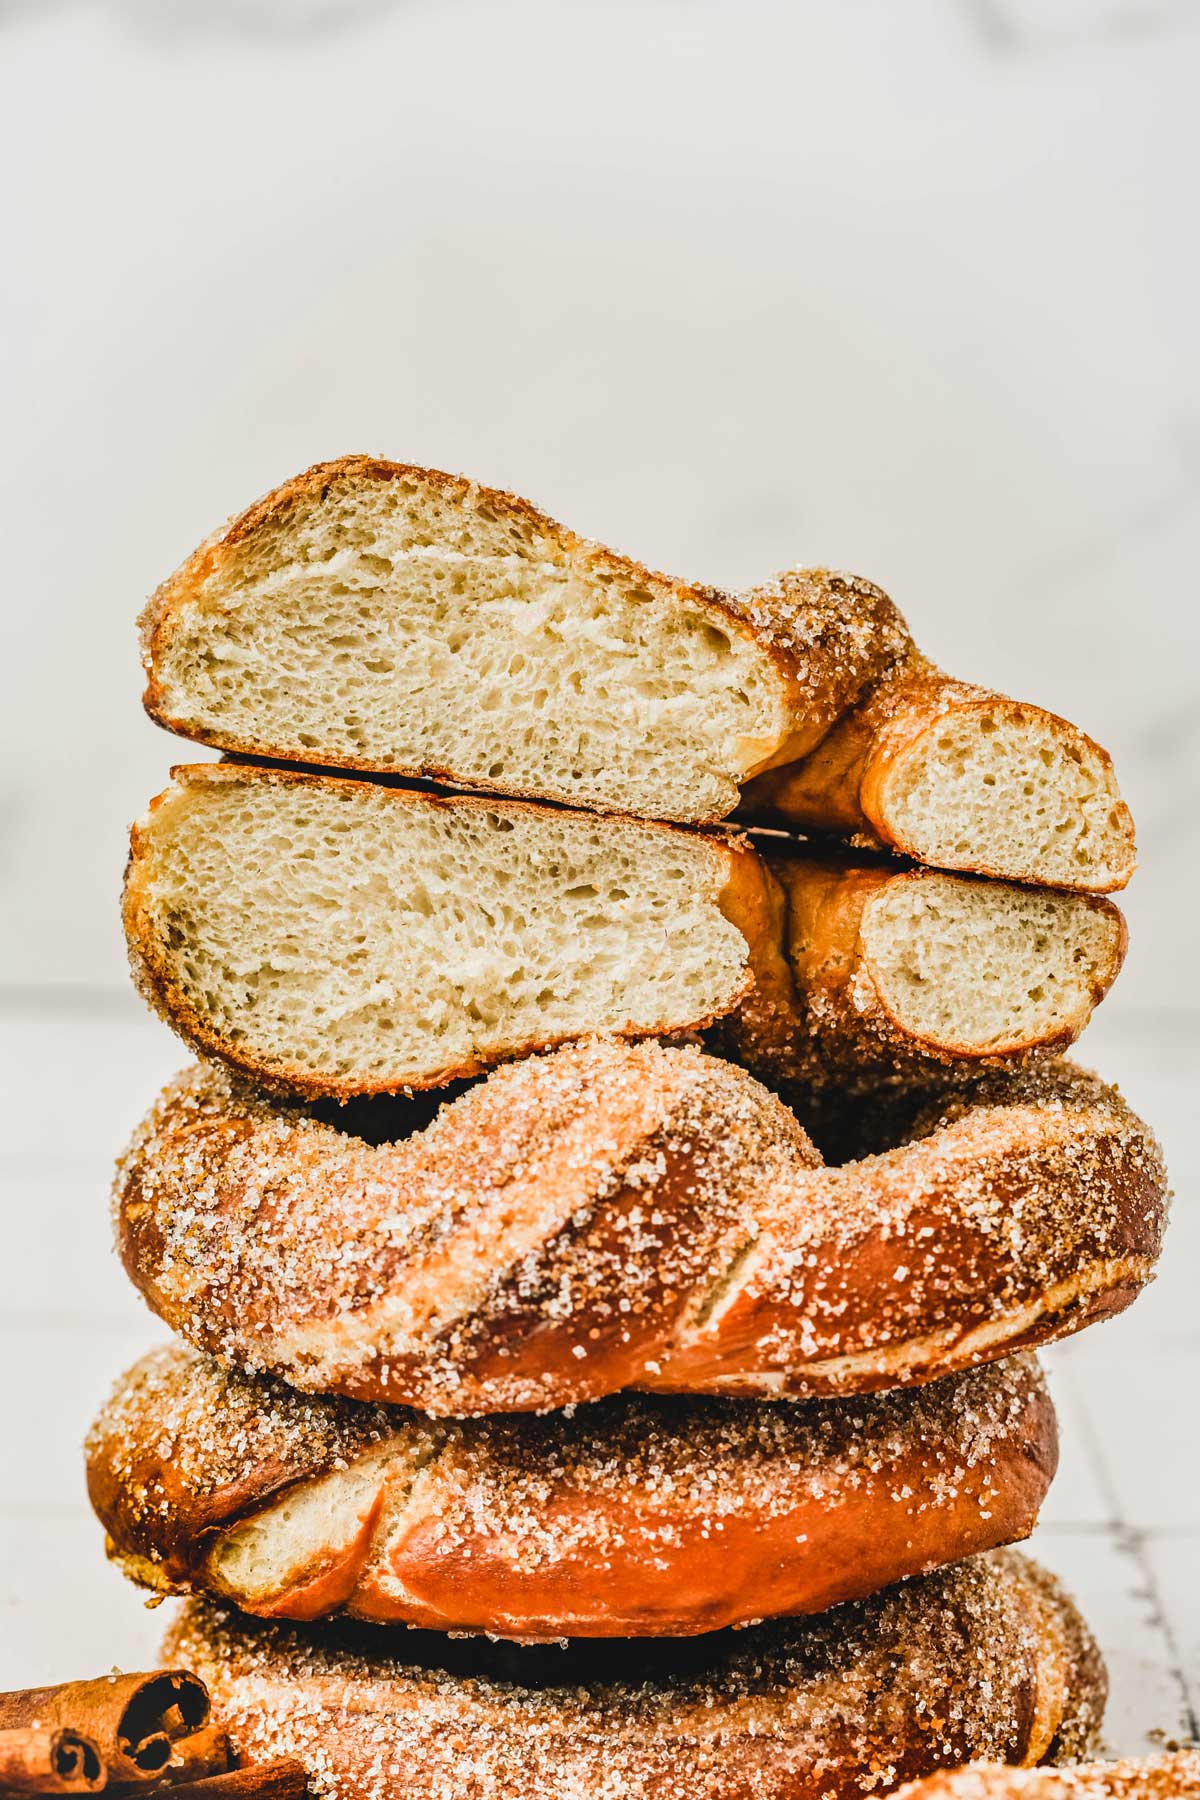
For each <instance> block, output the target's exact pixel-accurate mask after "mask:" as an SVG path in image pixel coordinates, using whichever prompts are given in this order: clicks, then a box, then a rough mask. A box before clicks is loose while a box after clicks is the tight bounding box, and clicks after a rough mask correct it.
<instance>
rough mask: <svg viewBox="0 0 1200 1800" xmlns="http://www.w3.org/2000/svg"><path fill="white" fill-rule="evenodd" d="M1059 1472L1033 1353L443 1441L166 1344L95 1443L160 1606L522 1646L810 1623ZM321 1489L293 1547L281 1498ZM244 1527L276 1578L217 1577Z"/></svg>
mask: <svg viewBox="0 0 1200 1800" xmlns="http://www.w3.org/2000/svg"><path fill="white" fill-rule="evenodd" d="M1056 1460H1057V1441H1056V1434H1055V1425H1054V1413H1053V1409H1052V1407H1051V1405H1050V1401H1049V1396H1048V1395H1047V1393H1046V1390H1045V1387H1044V1384H1043V1382H1042V1379H1041V1375H1040V1372H1039V1370H1038V1368H1037V1365H1036V1362H1035V1361H1034V1360H1033V1359H1032V1358H1029V1357H1025V1358H1018V1359H1015V1360H1013V1361H1011V1362H1007V1363H1002V1364H998V1365H995V1366H993V1367H991V1368H987V1369H982V1370H975V1371H973V1372H972V1373H970V1374H967V1375H961V1376H952V1377H950V1378H949V1379H948V1380H947V1381H945V1382H940V1383H934V1384H932V1385H931V1386H929V1387H926V1388H923V1389H920V1390H913V1391H910V1392H907V1393H906V1392H899V1393H894V1394H888V1395H884V1396H879V1397H874V1398H871V1399H867V1400H863V1399H857V1398H856V1399H854V1400H842V1401H837V1400H824V1401H808V1402H803V1401H801V1402H793V1403H790V1404H785V1405H775V1406H771V1405H761V1404H758V1403H756V1402H749V1401H741V1402H739V1401H719V1400H717V1401H714V1400H708V1401H690V1402H689V1401H679V1400H672V1401H666V1400H651V1399H637V1398H630V1397H618V1398H616V1399H612V1400H607V1401H601V1402H598V1403H597V1404H596V1405H595V1406H593V1407H587V1408H584V1409H581V1410H579V1411H577V1412H575V1413H574V1414H573V1416H567V1415H565V1414H563V1413H553V1414H549V1415H546V1416H544V1417H540V1418H537V1417H524V1418H522V1417H507V1418H503V1417H502V1418H490V1419H483V1420H471V1421H468V1422H466V1423H463V1424H438V1423H435V1422H433V1421H431V1420H429V1419H427V1418H425V1417H424V1416H423V1415H421V1414H417V1413H411V1412H408V1411H406V1410H401V1409H399V1408H394V1409H391V1410H390V1411H384V1410H383V1409H381V1408H379V1407H377V1406H365V1405H363V1404H362V1403H358V1402H354V1401H349V1400H340V1401H333V1400H311V1399H301V1398H300V1397H299V1396H298V1395H297V1394H295V1393H293V1392H291V1391H290V1390H288V1389H286V1388H282V1387H280V1386H278V1385H275V1384H272V1383H270V1382H267V1381H263V1380H261V1379H260V1380H253V1379H250V1378H248V1377H245V1376H238V1375H233V1374H230V1373H229V1372H228V1371H226V1370H223V1369H222V1368H221V1367H220V1366H219V1365H218V1364H216V1363H213V1362H210V1361H209V1360H208V1359H206V1358H203V1357H201V1356H199V1355H197V1354H196V1353H195V1352H194V1351H189V1350H185V1349H183V1348H181V1347H174V1348H172V1349H168V1350H165V1351H162V1352H159V1353H157V1354H155V1355H152V1356H150V1357H147V1358H144V1359H143V1360H142V1362H141V1363H139V1364H137V1365H136V1366H135V1367H134V1368H133V1369H132V1370H130V1372H129V1374H128V1375H127V1376H126V1377H125V1378H124V1379H123V1381H122V1382H120V1383H119V1384H118V1386H117V1388H116V1390H115V1392H114V1394H113V1396H112V1398H111V1399H110V1401H109V1403H108V1405H107V1406H106V1407H105V1409H104V1411H103V1412H102V1413H101V1414H100V1417H99V1418H98V1420H97V1422H96V1424H95V1425H94V1427H93V1429H92V1432H91V1434H90V1436H89V1439H88V1446H87V1464H88V1486H89V1492H90V1494H91V1498H92V1503H93V1506H94V1507H95V1510H96V1513H97V1515H98V1517H99V1518H100V1520H101V1523H102V1524H103V1525H104V1526H105V1528H106V1530H107V1532H108V1537H109V1544H110V1551H111V1553H112V1554H113V1555H115V1557H116V1558H117V1560H118V1561H121V1562H123V1563H124V1564H125V1566H126V1567H127V1569H128V1571H129V1573H130V1574H131V1575H132V1576H133V1577H134V1579H145V1578H146V1577H147V1575H149V1578H150V1585H152V1586H154V1587H155V1588H157V1589H159V1590H160V1591H162V1590H171V1591H175V1592H189V1591H191V1592H203V1591H206V1590H207V1591H210V1592H215V1593H217V1594H218V1595H221V1596H223V1597H225V1598H227V1599H230V1600H233V1601H236V1603H237V1604H238V1605H239V1606H241V1607H243V1608H245V1610H247V1611H249V1612H252V1613H258V1614H262V1615H265V1616H268V1617H270V1616H283V1617H288V1618H314V1617H318V1616H325V1615H328V1614H330V1613H333V1612H337V1611H340V1610H344V1611H346V1612H348V1613H350V1614H352V1615H354V1616H356V1617H359V1618H363V1619H370V1620H374V1621H376V1622H380V1623H397V1622H399V1623H405V1624H410V1625H418V1626H423V1627H434V1628H439V1629H443V1630H468V1631H486V1632H489V1633H491V1634H493V1635H498V1636H504V1637H513V1638H520V1639H526V1640H552V1639H556V1638H561V1637H630V1636H636V1637H644V1636H667V1637H680V1636H685V1635H690V1634H695V1633H698V1632H705V1631H713V1630H718V1629H720V1628H722V1627H724V1626H727V1625H738V1624H745V1623H746V1622H747V1621H749V1620H755V1619H761V1618H767V1617H776V1616H779V1615H784V1614H797V1613H812V1612H821V1611H824V1610H825V1609H826V1608H828V1607H830V1606H836V1605H838V1604H840V1603H841V1602H842V1601H845V1600H847V1599H857V1598H860V1597H862V1596H863V1595H866V1594H869V1593H873V1592H875V1591H876V1590H877V1589H878V1588H880V1587H885V1586H888V1585H890V1583H892V1582H894V1581H898V1580H901V1579H903V1578H905V1577H907V1576H910V1575H913V1574H918V1573H926V1572H928V1571H929V1570H931V1569H933V1568H936V1567H939V1566H940V1565H941V1564H943V1563H947V1562H954V1561H957V1560H959V1559H961V1558H962V1557H964V1556H968V1555H972V1554H974V1553H975V1552H977V1551H981V1550H987V1549H992V1548H995V1547H996V1546H997V1545H999V1544H1005V1543H1011V1542H1013V1541H1015V1540H1016V1539H1018V1538H1021V1537H1025V1536H1027V1535H1028V1533H1029V1532H1030V1531H1031V1530H1032V1528H1033V1525H1034V1523H1035V1521H1036V1518H1037V1512H1038V1507H1039V1505H1040V1503H1041V1501H1042V1499H1043V1497H1044V1495H1045V1492H1046V1489H1047V1487H1048V1486H1049V1483H1050V1480H1051V1478H1052V1476H1053V1473H1054V1467H1055V1463H1056ZM322 1479H324V1480H325V1481H326V1485H327V1488H329V1491H328V1493H327V1495H326V1498H325V1500H324V1502H323V1505H324V1506H325V1508H326V1512H325V1513H323V1514H322V1523H321V1526H320V1528H319V1529H318V1531H317V1533H316V1535H315V1538H314V1539H312V1540H310V1539H308V1538H305V1539H304V1540H303V1542H301V1541H300V1540H299V1539H298V1537H297V1534H296V1531H295V1528H294V1525H293V1524H292V1523H291V1519H292V1516H293V1515H291V1514H286V1515H280V1514H277V1513H276V1511H275V1508H276V1504H277V1502H278V1501H279V1500H280V1497H281V1496H286V1501H285V1504H286V1506H291V1505H293V1504H294V1502H295V1500H296V1497H297V1494H298V1493H300V1492H302V1491H307V1492H309V1493H311V1492H313V1491H314V1490H313V1484H314V1483H315V1482H317V1481H319V1480H322ZM330 1482H332V1487H331V1488H330V1487H329V1483H330ZM322 1492H325V1490H322ZM339 1496H340V1497H341V1499H342V1500H344V1501H346V1502H347V1503H348V1504H349V1505H350V1510H351V1515H352V1522H351V1526H350V1528H349V1529H347V1530H344V1531H343V1532H342V1533H341V1535H339V1533H338V1532H337V1531H335V1530H334V1529H333V1528H332V1527H331V1526H330V1525H329V1524H328V1523H327V1522H326V1521H327V1517H328V1515H329V1512H330V1509H333V1508H334V1507H335V1505H336V1503H337V1500H338V1498H339ZM246 1520H251V1521H252V1522H253V1528H254V1530H255V1532H256V1533H257V1534H258V1539H259V1541H260V1542H261V1541H262V1539H263V1537H264V1535H265V1534H266V1533H267V1532H268V1530H270V1531H271V1532H272V1533H274V1535H275V1538H276V1539H277V1540H278V1541H279V1542H281V1543H282V1545H283V1547H284V1548H283V1549H282V1550H280V1551H279V1553H278V1556H277V1559H276V1560H274V1561H272V1562H271V1563H270V1565H269V1577H268V1576H267V1575H264V1574H263V1573H262V1570H261V1555H260V1558H259V1561H258V1562H256V1564H255V1572H254V1573H253V1575H252V1576H247V1575H246V1574H245V1573H242V1574H240V1575H239V1574H237V1573H235V1572H234V1571H235V1570H236V1568H237V1565H236V1564H235V1563H233V1562H231V1561H230V1558H229V1555H228V1551H229V1546H230V1541H231V1537H232V1538H233V1539H234V1540H235V1541H236V1540H237V1533H238V1528H239V1527H240V1526H241V1525H242V1524H243V1522H244V1521H246Z"/></svg>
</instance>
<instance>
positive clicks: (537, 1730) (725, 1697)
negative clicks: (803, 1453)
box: [164, 1552, 1105, 1800]
mask: <svg viewBox="0 0 1200 1800" xmlns="http://www.w3.org/2000/svg"><path fill="white" fill-rule="evenodd" d="M164 1653H165V1654H167V1655H168V1656H169V1657H170V1658H172V1659H173V1660H177V1661H179V1662H183V1663H186V1664H187V1665H188V1667H190V1668H193V1669H195V1670H196V1671H197V1673H198V1674H199V1675H200V1676H201V1677H202V1678H203V1679H204V1680H205V1681H206V1682H207V1683H208V1686H209V1688H210V1690H211V1692H212V1696H213V1704H214V1706H215V1707H216V1708H217V1710H218V1711H219V1713H220V1716H221V1718H222V1719H224V1720H225V1721H227V1723H228V1725H229V1729H230V1732H231V1734H232V1736H233V1740H234V1743H235V1745H236V1747H237V1749H238V1750H239V1751H241V1752H242V1754H243V1755H246V1756H251V1757H266V1756H277V1755H288V1756H295V1757H298V1758H299V1759H300V1760H301V1761H302V1762H304V1763H306V1764H307V1766H308V1767H309V1769H310V1770H311V1771H312V1772H313V1774H314V1776H315V1777H316V1779H317V1783H318V1786H319V1791H320V1792H321V1793H322V1794H323V1795H327V1796H329V1800H394V1796H395V1795H396V1794H398V1793H403V1794H404V1795H405V1796H406V1800H444V1797H445V1796H446V1795H450V1794H454V1795H457V1794H463V1795H464V1796H465V1795H470V1797H471V1800H527V1796H530V1795H537V1796H538V1797H539V1800H579V1796H581V1795H585V1794H591V1795H596V1796H602V1797H603V1800H666V1797H667V1796H674V1795H686V1796H687V1797H688V1800H864V1797H865V1796H878V1795H880V1794H882V1793H885V1792H887V1791H888V1789H889V1788H890V1787H891V1786H892V1785H894V1784H895V1783H897V1782H900V1781H904V1780H906V1779H912V1778H913V1777H915V1776H918V1775H924V1774H928V1773H930V1772H932V1771H933V1770H935V1769H938V1768H944V1767H947V1766H950V1767H954V1766H956V1765H958V1764H959V1763H962V1762H964V1761H966V1760H967V1759H969V1758H970V1757H972V1756H976V1757H990V1758H992V1759H1002V1760H1005V1761H1009V1762H1015V1763H1036V1762H1047V1761H1049V1762H1056V1761H1059V1760H1065V1759H1067V1758H1069V1757H1072V1756H1080V1755H1086V1754H1087V1752H1088V1750H1089V1749H1090V1748H1091V1745H1092V1743H1093V1741H1094V1737H1095V1732H1096V1727H1097V1724H1098V1722H1099V1717H1100V1714H1101V1712H1102V1710H1103V1703H1104V1692H1105V1679H1104V1671H1103V1665H1102V1664H1101V1661H1100V1658H1099V1655H1098V1653H1097V1651H1096V1648H1095V1646H1094V1644H1093V1643H1092V1641H1091V1639H1090V1637H1089V1636H1088V1633H1087V1630H1086V1628H1085V1627H1084V1625H1083V1623H1082V1621H1081V1620H1080V1618H1079V1615H1078V1613H1076V1611H1075V1609H1074V1608H1073V1606H1072V1605H1071V1603H1070V1601H1069V1600H1067V1598H1066V1597H1065V1595H1064V1594H1063V1593H1062V1590H1061V1589H1060V1588H1059V1587H1058V1586H1057V1584H1055V1583H1054V1582H1053V1581H1052V1580H1051V1579H1050V1578H1049V1577H1048V1576H1046V1575H1045V1574H1044V1573H1043V1572H1042V1571H1041V1570H1040V1569H1038V1568H1037V1567H1036V1566H1035V1565H1034V1564H1032V1563H1030V1562H1027V1561H1026V1560H1025V1559H1024V1558H1023V1557H1020V1556H1016V1555H1014V1554H1012V1553H1011V1552H998V1553H995V1554H994V1555H991V1556H979V1557H973V1558H971V1559H969V1560H968V1561H967V1562H965V1563H958V1564H956V1565H955V1566H954V1567H953V1568H950V1569H943V1570H940V1571H939V1572H938V1573H937V1574H935V1575H929V1576H925V1577H923V1578H918V1579H915V1580H913V1581H907V1582H902V1583H900V1584H899V1585H898V1586H896V1587H893V1588H889V1589H886V1590H885V1591H884V1592H883V1593H881V1594H876V1595H874V1596H872V1598H871V1599H869V1600H864V1601H860V1602H857V1603H855V1604H851V1605H847V1606H842V1607H838V1608H836V1609H835V1610H834V1611H833V1612H830V1613H827V1614H825V1615H823V1616H822V1617H821V1618H818V1619H811V1620H803V1621H797V1620H788V1621H786V1622H784V1623H780V1622H774V1623H769V1624H765V1625H760V1626H753V1627H750V1628H749V1629H747V1630H745V1631H739V1632H733V1633H724V1632H721V1633H711V1634H708V1635H707V1636H705V1637H702V1638H690V1639H687V1640H685V1641H684V1642H683V1643H680V1644H671V1643H668V1642H663V1641H662V1640H656V1641H655V1642H654V1643H653V1644H652V1645H645V1644H638V1643H633V1642H630V1641H628V1640H623V1641H620V1642H617V1643H614V1644H592V1643H586V1644H579V1643H572V1644H567V1645H563V1646H554V1647H541V1648H538V1647H525V1646H517V1645H495V1644H487V1643H486V1642H484V1641H482V1640H480V1639H469V1640H466V1641H463V1640H461V1639H459V1640H455V1639H447V1638H445V1637H444V1636H443V1635H442V1634H441V1633H424V1632H381V1631H379V1630H378V1629H372V1630H364V1629H363V1628H362V1627H359V1628H358V1629H357V1630H355V1629H353V1628H349V1627H336V1626H324V1627H318V1628H314V1627H311V1626H310V1627H300V1628H297V1627H293V1626H289V1625H284V1624H281V1623H278V1622H275V1621H268V1622H262V1621H258V1620H252V1619H246V1618H241V1617H239V1616H238V1615H237V1614H236V1613H234V1612H232V1611H231V1610H229V1609H228V1608H221V1607H218V1606H214V1605H213V1604H212V1603H207V1604H205V1603H200V1602H195V1601H193V1602H191V1603H190V1604H189V1606H188V1607H187V1609H186V1610H185V1612H184V1614H183V1617H182V1619H181V1620H180V1621H179V1622H178V1623H177V1624H176V1625H175V1626H174V1627H173V1628H172V1630H171V1632H170V1633H169V1635H168V1638H167V1642H166V1644H165V1645H164Z"/></svg>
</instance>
